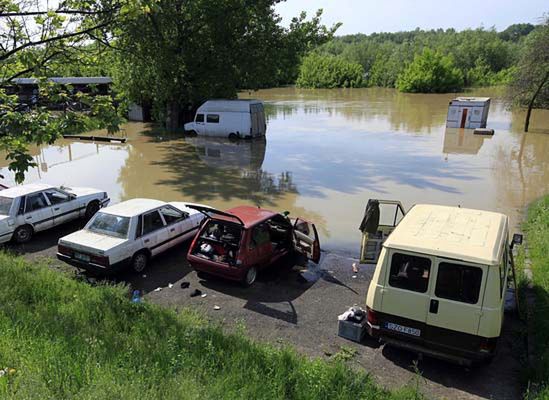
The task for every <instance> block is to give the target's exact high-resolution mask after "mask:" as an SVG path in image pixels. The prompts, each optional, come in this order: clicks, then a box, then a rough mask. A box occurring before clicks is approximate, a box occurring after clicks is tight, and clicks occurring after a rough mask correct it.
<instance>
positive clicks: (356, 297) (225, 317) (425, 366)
mask: <svg viewBox="0 0 549 400" xmlns="http://www.w3.org/2000/svg"><path fill="white" fill-rule="evenodd" d="M80 226H81V223H80V222H79V223H72V224H68V225H65V226H63V227H60V228H56V229H53V230H50V231H48V232H45V233H41V234H38V235H36V237H35V238H33V240H32V241H31V242H30V243H29V244H27V245H21V246H16V245H8V246H7V247H8V249H11V250H12V251H14V252H16V253H19V254H22V255H24V256H25V257H27V258H30V259H34V258H36V257H39V258H43V257H46V258H48V259H51V260H52V266H53V267H54V268H60V269H63V270H70V268H69V267H65V266H64V264H60V263H59V262H58V261H57V260H56V259H55V251H56V244H57V240H58V239H59V238H60V237H62V236H64V235H66V234H68V233H70V232H73V231H74V230H76V229H78V228H79V227H80ZM186 251H187V247H186V246H180V247H178V248H175V249H171V250H169V251H168V252H166V253H165V254H163V255H161V256H159V257H157V258H156V259H154V260H153V261H152V264H151V265H150V268H149V269H148V270H146V271H145V273H144V274H143V275H136V274H132V273H130V272H127V273H122V274H120V275H119V276H118V277H117V278H116V279H117V280H121V281H125V282H128V283H129V284H130V285H131V287H132V288H133V289H139V290H142V291H143V292H144V293H145V299H146V301H151V302H154V303H157V304H160V305H163V306H167V307H175V308H177V309H181V308H183V307H191V308H193V309H195V310H197V311H198V312H200V313H203V314H204V315H205V316H207V317H208V318H209V319H210V320H212V321H214V322H218V323H222V324H223V325H224V326H225V327H226V328H227V329H229V330H230V329H236V328H238V329H242V328H244V329H246V332H247V333H248V334H249V335H250V337H252V338H253V339H256V340H261V341H267V342H270V343H273V344H275V345H280V344H289V345H292V346H293V347H295V348H296V349H297V350H299V351H300V352H302V353H304V354H307V355H309V356H312V357H321V358H326V359H327V358H330V357H333V356H334V355H336V354H337V353H339V352H343V353H345V354H346V355H347V356H349V358H350V360H349V363H351V364H352V365H353V366H355V367H357V368H360V367H362V368H364V369H366V370H367V371H368V372H370V373H371V374H372V376H373V377H374V378H375V379H376V381H377V382H378V383H380V384H381V385H384V386H386V387H388V388H396V387H400V386H402V385H405V384H415V383H416V382H417V380H418V379H419V380H420V382H419V385H420V387H421V388H422V391H423V392H424V393H425V394H426V395H427V396H428V397H429V398H437V399H477V398H488V399H518V398H520V397H521V391H520V389H521V385H520V375H521V374H520V369H521V360H520V358H521V357H520V354H524V347H523V345H522V342H523V339H522V338H523V335H522V332H524V326H523V324H522V323H521V322H520V321H518V320H517V319H516V318H514V317H512V316H507V317H506V321H505V325H504V332H503V337H502V339H501V341H500V345H499V352H498V354H497V356H496V358H495V359H494V361H493V362H492V363H491V364H490V365H487V366H482V367H473V368H470V369H468V368H463V367H459V366H456V365H452V364H449V363H446V362H443V361H438V360H434V359H431V358H428V357H425V358H424V359H423V360H418V361H417V369H418V371H419V372H420V374H421V376H419V375H418V374H417V373H415V372H414V367H413V365H414V362H415V361H416V359H417V356H415V355H414V354H412V353H409V352H407V351H404V350H400V349H394V348H391V347H389V346H379V345H378V344H377V343H375V342H373V341H371V340H366V341H365V342H364V343H361V344H357V343H354V342H351V341H348V340H345V339H343V338H340V337H338V336H337V316H338V315H339V314H341V313H342V312H344V311H345V310H346V309H347V308H348V307H350V306H352V305H354V304H358V305H364V302H365V299H366V292H367V290H368V285H369V282H370V279H371V276H372V273H373V266H369V265H361V266H360V270H359V272H358V273H357V274H354V273H353V272H352V268H351V265H352V263H353V262H355V261H356V260H353V259H352V258H348V257H345V256H340V255H337V254H332V253H331V254H323V258H322V260H321V262H320V264H319V266H316V267H313V266H311V267H310V268H309V269H306V267H303V266H302V265H294V261H293V260H287V261H286V262H285V263H283V264H281V265H277V266H275V267H273V268H271V269H270V270H267V271H264V272H263V273H261V274H260V275H259V277H258V281H257V282H256V283H255V284H254V285H253V286H252V287H251V288H244V287H242V286H240V285H238V284H236V283H231V282H227V281H223V280H220V279H215V278H206V279H204V277H199V276H197V274H196V273H195V272H194V271H193V270H192V269H191V268H190V267H189V265H188V264H187V262H186V259H185V255H186ZM304 271H306V272H305V273H304V274H303V272H304ZM304 275H305V276H306V277H307V278H308V280H307V279H304V278H303V276H304ZM182 282H189V285H190V286H189V288H186V289H182V288H181V283H182ZM170 285H171V286H172V287H170ZM158 288H161V289H160V290H158ZM155 289H157V290H156V291H155ZM194 289H199V290H200V291H201V292H202V293H203V294H206V296H205V297H201V296H197V297H190V293H191V292H192V291H193V290H194ZM215 306H218V307H219V309H218V310H216V309H215V308H216V307H215Z"/></svg>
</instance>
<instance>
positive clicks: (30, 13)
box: [0, 10, 114, 18]
mask: <svg viewBox="0 0 549 400" xmlns="http://www.w3.org/2000/svg"><path fill="white" fill-rule="evenodd" d="M113 11H114V10H101V11H89V10H55V11H54V13H55V14H77V15H99V14H107V13H111V12H113ZM48 12H49V11H18V12H0V18H2V17H30V16H33V15H46V14H48Z"/></svg>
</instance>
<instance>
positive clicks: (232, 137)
mask: <svg viewBox="0 0 549 400" xmlns="http://www.w3.org/2000/svg"><path fill="white" fill-rule="evenodd" d="M229 139H230V140H238V135H237V134H236V133H230V134H229Z"/></svg>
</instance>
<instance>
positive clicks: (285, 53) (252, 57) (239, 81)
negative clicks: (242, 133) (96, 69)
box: [116, 0, 337, 129]
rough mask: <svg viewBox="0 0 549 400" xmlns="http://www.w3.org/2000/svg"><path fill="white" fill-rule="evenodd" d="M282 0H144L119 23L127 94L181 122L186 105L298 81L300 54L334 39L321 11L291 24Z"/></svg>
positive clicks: (172, 122) (171, 123)
mask: <svg viewBox="0 0 549 400" xmlns="http://www.w3.org/2000/svg"><path fill="white" fill-rule="evenodd" d="M276 3H278V1H277V0H260V1H254V2H249V1H245V0H223V1H219V0H195V1H189V2H184V3H182V2H181V1H180V0H162V1H156V0H143V1H142V2H140V3H138V4H135V5H132V6H130V5H128V6H127V7H125V8H123V10H122V13H123V18H122V19H121V21H120V23H119V24H118V25H117V30H116V34H117V37H118V39H117V42H116V47H117V48H119V49H120V52H119V57H120V58H119V61H118V67H119V68H117V69H118V76H119V78H120V79H119V81H121V82H122V85H123V88H124V91H125V93H127V95H128V97H129V98H130V99H132V100H134V101H137V102H148V103H151V104H153V110H154V113H155V116H156V118H157V119H158V120H159V121H165V122H166V126H167V127H168V128H169V129H175V128H177V127H179V126H180V122H181V121H180V120H181V118H180V112H181V110H188V109H190V108H192V107H193V106H194V105H196V104H198V103H200V102H202V101H204V100H205V99H208V98H211V97H223V98H234V97H236V95H237V91H238V89H243V88H246V89H256V88H260V87H264V86H266V85H269V84H273V83H281V81H282V82H283V81H285V80H286V79H295V73H294V72H293V69H295V68H296V65H298V64H299V60H300V57H301V55H302V54H303V53H304V52H306V51H308V50H309V49H311V48H313V47H315V46H316V45H317V44H319V43H322V42H324V41H326V40H328V39H329V38H330V37H331V35H332V34H333V32H334V31H335V29H337V26H336V27H334V28H332V30H329V29H327V28H325V27H324V26H322V25H321V24H320V15H321V12H320V11H319V12H318V13H317V14H316V16H315V17H314V18H313V19H312V20H311V21H307V20H306V15H305V14H301V16H300V17H299V18H296V19H294V20H293V21H292V23H291V25H290V27H289V28H288V29H285V28H283V27H281V26H280V25H279V23H280V18H279V16H278V15H277V14H276V13H275V11H274V6H275V4H276Z"/></svg>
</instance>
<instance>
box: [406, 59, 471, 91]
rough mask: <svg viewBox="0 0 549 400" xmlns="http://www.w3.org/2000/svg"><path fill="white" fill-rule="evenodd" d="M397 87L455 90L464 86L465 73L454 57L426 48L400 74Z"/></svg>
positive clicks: (420, 89)
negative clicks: (457, 66)
mask: <svg viewBox="0 0 549 400" xmlns="http://www.w3.org/2000/svg"><path fill="white" fill-rule="evenodd" d="M396 87H397V89H398V90H400V91H401V92H414V93H445V92H454V91H458V90H460V89H461V88H462V87H463V74H462V73H461V71H460V70H459V69H457V68H456V67H455V66H454V61H453V59H452V57H450V56H444V55H442V54H441V53H439V52H436V51H432V50H430V49H428V48H425V49H424V50H423V53H422V54H420V55H416V56H415V57H414V61H413V62H412V63H411V64H410V65H409V66H408V67H407V68H406V69H405V70H404V72H403V73H402V74H400V75H399V76H398V79H397V82H396Z"/></svg>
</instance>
